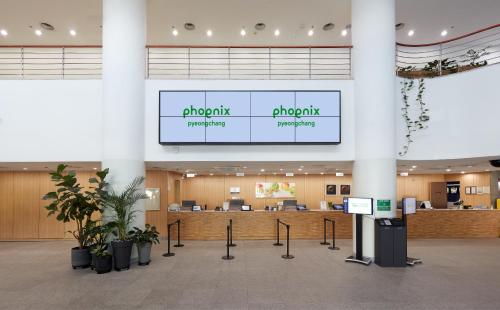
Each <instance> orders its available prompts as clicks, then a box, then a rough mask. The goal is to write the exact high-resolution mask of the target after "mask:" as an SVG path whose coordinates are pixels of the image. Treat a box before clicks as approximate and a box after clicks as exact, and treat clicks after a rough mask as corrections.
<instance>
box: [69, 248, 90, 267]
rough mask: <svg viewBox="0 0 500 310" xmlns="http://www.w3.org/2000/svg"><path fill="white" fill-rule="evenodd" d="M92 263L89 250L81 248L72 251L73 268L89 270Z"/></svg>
mask: <svg viewBox="0 0 500 310" xmlns="http://www.w3.org/2000/svg"><path fill="white" fill-rule="evenodd" d="M91 262H92V257H91V256H90V251H89V249H88V248H83V249H80V248H79V247H76V248H72V249H71V266H73V269H76V268H88V267H90V264H91Z"/></svg>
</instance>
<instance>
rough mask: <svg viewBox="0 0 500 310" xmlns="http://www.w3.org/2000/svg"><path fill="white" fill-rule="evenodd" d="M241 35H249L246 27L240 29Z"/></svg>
mask: <svg viewBox="0 0 500 310" xmlns="http://www.w3.org/2000/svg"><path fill="white" fill-rule="evenodd" d="M240 35H241V36H242V37H244V36H246V35H247V31H246V30H245V28H243V29H241V31H240Z"/></svg>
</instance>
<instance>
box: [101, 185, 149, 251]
mask: <svg viewBox="0 0 500 310" xmlns="http://www.w3.org/2000/svg"><path fill="white" fill-rule="evenodd" d="M143 182H144V177H137V178H135V179H134V180H133V181H132V183H130V184H129V185H128V186H127V187H126V188H125V190H123V191H122V192H121V193H119V192H117V191H116V190H115V189H111V190H110V191H109V192H108V193H107V195H106V196H105V199H104V206H105V207H106V208H107V209H108V210H110V211H111V214H110V215H109V216H108V217H107V221H110V222H113V223H114V227H115V231H114V234H115V235H116V236H117V237H118V240H121V241H125V240H128V239H129V238H130V236H129V234H128V229H129V225H130V223H131V222H132V220H133V219H134V217H135V214H136V213H137V212H138V211H137V210H134V209H133V207H134V205H135V204H136V203H137V202H138V201H139V200H141V199H146V198H148V196H147V195H146V194H145V193H144V191H143V190H142V189H141V187H140V185H141V184H142V183H143Z"/></svg>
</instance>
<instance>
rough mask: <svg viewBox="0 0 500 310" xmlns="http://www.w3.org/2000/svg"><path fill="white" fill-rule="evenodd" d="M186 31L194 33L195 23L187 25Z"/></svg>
mask: <svg viewBox="0 0 500 310" xmlns="http://www.w3.org/2000/svg"><path fill="white" fill-rule="evenodd" d="M184 29H186V30H189V31H192V30H194V29H196V26H195V25H194V24H193V23H185V24H184Z"/></svg>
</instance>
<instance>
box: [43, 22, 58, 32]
mask: <svg viewBox="0 0 500 310" xmlns="http://www.w3.org/2000/svg"><path fill="white" fill-rule="evenodd" d="M40 27H42V28H43V29H45V30H48V31H54V30H55V29H56V28H54V26H52V25H51V24H49V23H40Z"/></svg>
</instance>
